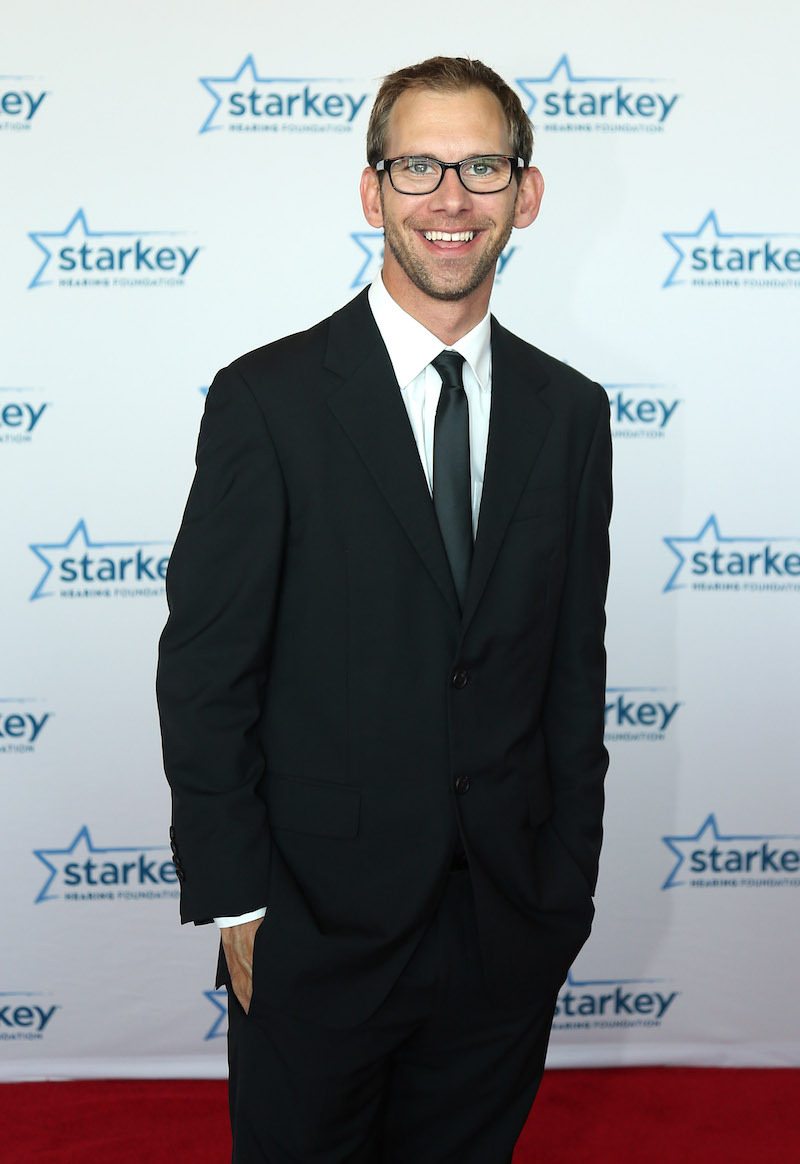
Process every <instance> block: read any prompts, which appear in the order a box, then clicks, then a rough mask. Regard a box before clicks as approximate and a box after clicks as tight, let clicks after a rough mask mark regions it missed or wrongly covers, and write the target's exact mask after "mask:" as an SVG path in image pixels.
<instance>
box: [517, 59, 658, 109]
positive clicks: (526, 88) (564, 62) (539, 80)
mask: <svg viewBox="0 0 800 1164" xmlns="http://www.w3.org/2000/svg"><path fill="white" fill-rule="evenodd" d="M559 74H560V75H561V78H562V79H563V80H564V81H566V82H567V83H568V84H579V85H582V84H589V85H592V84H606V85H607V84H615V85H616V84H619V83H620V82H622V83H624V84H629V83H630V82H631V81H656V80H658V78H657V77H589V76H586V77H579V76H577V74H575V73H573V71H572V66H571V65H570V63H569V57H568V56H567V54H566V53H564V54H563V56H561V57H559V58H558V61H557V62H556V65H555V68H554V69H553V71H552V72H551V73H548V74H547V75H546V76H544V77H517V79H516V81H517V84H518V85H519V87H520V89H521V90H522V92H523V93H524V94H525V96H526V97H527V99H528V100H529V101H530V105H529V106H528V108H527V109H526V110H525V112H526V113H527V115H528V117H531V116H532V114H533V111H534V109H535V108H536V102H537V101H538V100H539V98H538V97H537V95H536V93H534V92H533V91H532V89H531V86H532V85H537V86H538V85H552V84H558V83H559V82H558V81H557V80H556V78H557V77H559Z"/></svg>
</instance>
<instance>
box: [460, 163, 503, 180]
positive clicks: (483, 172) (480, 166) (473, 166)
mask: <svg viewBox="0 0 800 1164" xmlns="http://www.w3.org/2000/svg"><path fill="white" fill-rule="evenodd" d="M466 170H467V174H471V175H472V176H473V177H475V178H487V177H488V176H489V175H490V174H494V173H495V172H496V170H497V166H496V165H495V162H494V159H493V158H473V159H472V161H471V162H470V163H469V165H468V166H467V167H466Z"/></svg>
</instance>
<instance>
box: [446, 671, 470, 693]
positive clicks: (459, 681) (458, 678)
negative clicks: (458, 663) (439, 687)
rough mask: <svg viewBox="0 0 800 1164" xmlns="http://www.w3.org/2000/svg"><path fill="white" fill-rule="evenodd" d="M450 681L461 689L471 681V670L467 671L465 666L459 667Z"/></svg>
mask: <svg viewBox="0 0 800 1164" xmlns="http://www.w3.org/2000/svg"><path fill="white" fill-rule="evenodd" d="M450 682H451V683H452V684H453V686H454V687H455V688H456V689H457V690H458V691H461V689H462V688H463V687H466V685H467V684H468V683H469V671H465V670H464V668H463V667H458V668H457V669H456V670H455V671H454V672H453V674H452V675H451V677H450Z"/></svg>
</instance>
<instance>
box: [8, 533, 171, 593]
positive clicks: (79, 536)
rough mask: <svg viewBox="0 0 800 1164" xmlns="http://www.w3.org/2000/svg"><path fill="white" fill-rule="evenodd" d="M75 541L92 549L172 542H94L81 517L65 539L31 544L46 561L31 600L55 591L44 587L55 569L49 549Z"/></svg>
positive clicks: (37, 555) (42, 559)
mask: <svg viewBox="0 0 800 1164" xmlns="http://www.w3.org/2000/svg"><path fill="white" fill-rule="evenodd" d="M73 543H75V544H76V545H77V546H83V547H84V548H85V549H90V550H98V549H99V550H104V549H119V548H125V549H130V548H131V547H132V546H133V547H136V548H139V547H141V546H165V545H169V544H170V543H169V542H93V541H92V540H91V538H90V537H89V532H88V530H87V529H86V522H85V521H84V520H83V519H81V520H80V521H79V522H78V524H77V525H76V526H75V528H74V529H73V531H72V533H70V534H69V535H68V536H67V538H66V540H65V541H63V542H34V543H32V544H31V545H30V547H29V549H31V550H33V552H34V554H36V557H37V558H38V559H39V560H40V561H41V562H43V563H44V567H45V569H44V574H42V576H41V578H40V579H39V583H38V585H37V586H36V589H35V590H34V591H33V593H32V594H31V596H30V599H29V601H30V602H33V601H35V599H37V598H51V597H52V596H53V593H54V591H52V590H45V589H44V586H45V583H46V582H47V579H48V578H49V577H50V574H51V573H52V570H53V562H51V560H50V557H49V556H48V553H47V551H48V550H68V549H72V546H73Z"/></svg>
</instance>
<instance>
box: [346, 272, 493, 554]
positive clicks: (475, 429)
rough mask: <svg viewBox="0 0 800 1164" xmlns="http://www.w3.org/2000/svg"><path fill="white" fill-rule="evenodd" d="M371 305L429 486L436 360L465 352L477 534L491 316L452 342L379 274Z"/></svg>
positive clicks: (486, 427)
mask: <svg viewBox="0 0 800 1164" xmlns="http://www.w3.org/2000/svg"><path fill="white" fill-rule="evenodd" d="M368 296H369V305H370V308H371V309H372V314H373V315H374V316H375V322H376V323H377V325H378V329H379V331H380V333H381V336H382V337H383V342H384V343H385V344H386V350H387V351H388V353H389V359H390V360H391V361H392V367H393V368H394V374H395V376H396V377H397V383H398V384H399V386H400V395H401V396H402V398H403V403H404V404H405V406H406V412H407V413H408V419H409V421H410V423H411V431H412V432H413V433H414V440H415V441H416V442H417V448H418V450H419V457H420V460H421V461H422V467H423V469H424V470H425V477H426V479H427V482H428V489H430V490H431V491H432V488H433V485H432V483H433V427H434V422H435V420H436V406H437V405H438V403H439V392H440V391H441V387H442V381H441V377H440V376H439V373H438V372H437V371H436V369H435V368H433V367H431V360H434V359H436V357H437V356H438V355H439V354H440V352H443V351H450V352H458V353H459V355H461V356H463V357H464V367H463V369H462V377H463V383H464V392H465V393H466V397H467V403H468V404H469V463H470V478H471V482H472V535H473V537H474V536H475V534H476V533H477V530H478V513H479V511H480V507H481V494H482V492H483V470H484V466H485V464H486V443H487V441H488V439H489V410H490V405H491V396H492V349H491V319H490V316H489V312H488V311H487V312H486V315H484V317H483V319H482V320H481V321H480V323H478V324H476V325H475V327H473V329H472V331H468V332H467V334H466V335H465V336H462V337H461V339H460V340H456V342H455V343H454V344H452V345H448V344H443V343H442V341H441V340H440V339H437V337H436V336H435V335H434V334H433V332H430V331H428V329H427V328H426V327H423V325H422V324H421V323H419V322H418V321H417V320H416V319H414V318H413V316H411V315H409V314H408V313H407V312H405V311H404V310H403V308H402V307H401V306H400V305H399V303H395V301H394V299H392V297H391V295H390V294H389V292H388V291H387V290H386V288H385V286H384V284H383V279H382V278H378V279H376V280H375V282H374V283H373V284H372V286H371V287H370V289H369V292H368Z"/></svg>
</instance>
